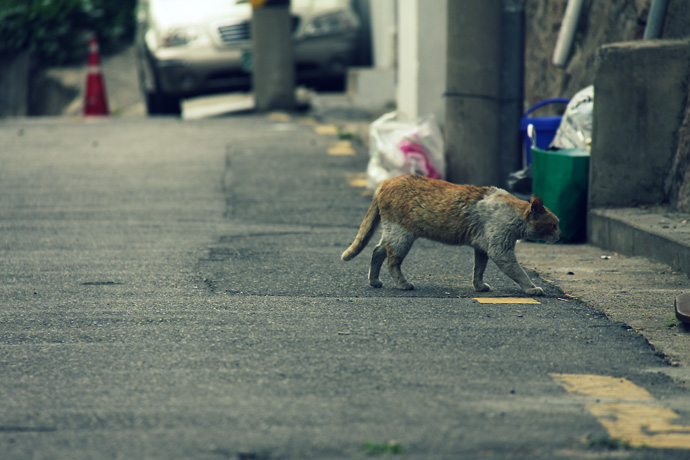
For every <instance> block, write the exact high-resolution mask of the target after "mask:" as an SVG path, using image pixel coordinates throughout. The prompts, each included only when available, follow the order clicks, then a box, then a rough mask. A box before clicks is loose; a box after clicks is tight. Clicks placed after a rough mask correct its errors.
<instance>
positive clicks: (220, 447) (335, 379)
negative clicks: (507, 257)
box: [0, 116, 690, 460]
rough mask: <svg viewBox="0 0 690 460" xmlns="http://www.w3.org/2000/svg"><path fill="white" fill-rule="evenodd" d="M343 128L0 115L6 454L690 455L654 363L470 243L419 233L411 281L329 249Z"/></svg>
mask: <svg viewBox="0 0 690 460" xmlns="http://www.w3.org/2000/svg"><path fill="white" fill-rule="evenodd" d="M336 141H337V138H336V137H335V136H333V135H327V134H319V133H317V132H316V131H315V126H314V125H313V124H310V123H309V122H307V121H301V120H297V119H296V118H295V117H293V118H291V119H290V120H289V121H283V122H280V121H271V120H270V119H269V118H268V117H266V116H242V117H231V118H222V119H213V120H205V121H198V122H182V121H179V120H173V119H144V118H141V119H139V118H130V119H119V120H118V119H114V120H89V121H83V122H79V121H76V122H75V121H64V120H49V119H48V120H31V121H9V122H3V124H0V301H1V305H2V308H1V309H0V458H2V459H29V458H31V459H63V458H70V459H94V458H95V459H101V458H102V459H135V458H136V459H245V460H246V459H265V460H268V459H270V460H273V459H307V458H314V459H326V458H332V459H352V458H357V459H359V458H363V457H367V456H368V455H372V454H376V453H383V454H384V455H392V454H394V453H395V452H397V451H400V450H401V451H402V453H400V454H399V458H404V459H457V458H496V459H502V458H530V459H533V458H543V459H553V458H608V457H609V456H615V457H616V458H632V459H652V458H659V459H661V458H663V459H676V458H677V459H685V458H688V456H689V455H690V453H689V452H688V450H686V449H687V448H690V427H689V426H690V399H689V398H688V397H687V394H686V392H685V391H684V390H683V389H682V388H680V387H678V386H677V385H676V384H675V383H674V382H673V380H671V379H670V378H669V377H668V376H667V375H666V373H665V371H666V368H667V366H668V364H667V362H666V361H665V360H664V359H663V357H661V356H659V355H658V354H657V353H656V352H655V351H654V349H653V348H652V347H651V346H650V345H649V344H648V343H647V342H646V341H645V340H644V338H643V337H642V336H640V335H638V334H636V333H632V332H630V331H629V330H628V329H627V327H625V326H624V325H623V324H622V323H617V322H612V321H610V320H609V319H607V318H606V317H605V316H604V315H602V314H601V313H599V312H597V311H595V310H593V309H592V308H590V307H588V306H587V305H585V304H583V303H580V302H579V301H577V300H575V299H574V298H571V297H567V296H565V295H563V294H562V292H561V291H560V290H559V289H558V287H556V286H553V285H550V284H547V283H545V282H544V281H542V280H539V279H538V276H537V274H536V273H533V272H530V276H532V277H535V278H537V280H536V283H537V284H538V285H540V286H543V287H544V288H545V290H546V292H547V296H545V297H543V298H538V299H537V301H538V302H539V303H521V302H524V301H529V300H531V299H525V297H524V296H523V295H522V293H521V291H520V290H519V289H518V287H517V286H516V285H515V284H514V283H513V282H512V281H510V280H509V279H508V278H507V277H505V276H504V275H503V274H501V273H500V272H498V270H497V269H496V267H495V266H494V265H493V264H490V265H489V269H488V271H487V277H486V280H487V282H488V283H489V284H491V285H492V286H493V287H494V291H492V292H490V293H482V294H481V295H478V294H476V293H475V292H474V291H473V290H472V285H471V264H472V256H471V254H472V253H471V251H469V250H468V249H467V248H451V247H446V246H442V245H438V244H434V243H430V242H423V241H420V242H417V243H416V245H415V247H414V248H413V249H412V252H411V253H410V256H408V258H407V259H406V262H405V265H404V267H403V268H404V269H405V271H406V274H407V276H408V279H409V280H410V281H411V282H412V283H414V284H415V286H416V290H415V291H411V292H408V291H399V290H396V289H394V288H393V287H391V283H390V279H389V278H388V276H387V274H384V275H383V276H382V281H383V282H384V287H383V288H382V289H373V288H370V287H369V286H368V283H367V281H366V273H367V267H368V259H369V254H370V250H365V251H364V253H363V254H362V255H361V256H359V257H358V258H356V259H354V260H353V261H351V262H348V263H344V262H342V261H340V254H341V252H342V251H343V250H344V249H345V248H346V247H347V246H348V245H349V244H350V242H351V241H352V239H353V238H354V235H355V233H356V231H357V227H358V225H359V222H360V220H361V218H362V217H363V215H364V213H365V211H366V208H367V206H368V198H367V197H366V196H363V195H362V189H361V188H358V187H356V186H353V183H354V184H355V185H356V181H353V179H357V178H358V176H357V173H361V172H362V171H363V170H364V167H365V165H366V154H365V152H361V151H359V152H357V151H356V152H355V154H354V155H347V154H345V155H342V153H343V152H347V149H344V150H343V149H342V148H341V149H339V150H338V152H339V153H341V154H339V155H329V154H328V153H327V152H328V150H329V148H330V147H332V146H333V145H334V143H335V142H336ZM507 297H510V298H515V299H513V300H506V298H507ZM497 298H498V299H499V300H503V301H507V302H508V303H496V302H498V301H499V300H496V299H497ZM477 299H480V300H482V301H488V302H490V303H481V302H480V300H477ZM620 439H623V441H621V440H620ZM686 439H687V440H688V441H687V442H686ZM640 446H646V447H640ZM610 448H615V449H616V450H615V452H612V451H610V450H609V449H610ZM684 448H685V449H684Z"/></svg>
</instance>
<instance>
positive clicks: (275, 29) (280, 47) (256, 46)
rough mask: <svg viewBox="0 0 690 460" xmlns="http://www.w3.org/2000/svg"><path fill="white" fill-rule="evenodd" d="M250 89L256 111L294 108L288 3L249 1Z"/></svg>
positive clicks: (286, 0) (277, 0)
mask: <svg viewBox="0 0 690 460" xmlns="http://www.w3.org/2000/svg"><path fill="white" fill-rule="evenodd" d="M252 5H253V11H252V87H253V89H254V97H255V99H256V109H257V110H258V111H266V110H275V109H280V110H292V109H294V108H295V61H294V57H293V50H292V18H291V16H290V0H265V1H262V0H253V1H252Z"/></svg>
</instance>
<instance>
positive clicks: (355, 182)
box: [347, 173, 367, 188]
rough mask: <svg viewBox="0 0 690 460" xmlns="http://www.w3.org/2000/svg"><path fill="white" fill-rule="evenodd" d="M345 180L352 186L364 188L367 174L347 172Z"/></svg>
mask: <svg viewBox="0 0 690 460" xmlns="http://www.w3.org/2000/svg"><path fill="white" fill-rule="evenodd" d="M347 182H348V183H349V184H350V185H351V186H352V187H357V188H365V187H366V186H367V174H366V173H349V174H348V175H347Z"/></svg>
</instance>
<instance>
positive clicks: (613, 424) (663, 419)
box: [549, 374, 690, 449]
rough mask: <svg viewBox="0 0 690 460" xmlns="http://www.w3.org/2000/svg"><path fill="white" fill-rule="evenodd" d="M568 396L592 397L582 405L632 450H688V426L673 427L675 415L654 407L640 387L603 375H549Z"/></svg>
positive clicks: (667, 410)
mask: <svg viewBox="0 0 690 460" xmlns="http://www.w3.org/2000/svg"><path fill="white" fill-rule="evenodd" d="M549 375H551V378H553V379H554V380H555V381H556V382H557V383H559V384H560V385H562V386H563V388H565V389H566V391H568V393H571V394H574V395H581V396H586V397H589V398H596V401H594V402H588V403H586V404H585V407H587V410H589V411H590V412H591V413H592V415H594V416H595V417H596V418H597V419H598V420H599V423H601V424H602V425H603V426H604V428H606V430H607V431H608V432H609V435H610V436H611V437H612V438H617V439H622V440H624V441H627V442H629V443H630V445H632V446H635V447H642V446H647V447H656V448H661V449H690V426H684V425H673V424H672V422H673V421H674V420H675V419H677V418H678V414H676V413H675V412H673V411H672V410H671V409H669V408H667V407H661V406H658V405H656V404H655V402H656V400H655V399H654V397H653V396H652V395H651V394H650V393H649V392H648V391H647V390H645V389H644V388H641V387H639V386H637V385H635V384H634V383H632V382H631V381H629V380H627V379H623V378H615V377H608V376H605V375H580V374H549Z"/></svg>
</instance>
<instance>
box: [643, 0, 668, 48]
mask: <svg viewBox="0 0 690 460" xmlns="http://www.w3.org/2000/svg"><path fill="white" fill-rule="evenodd" d="M667 7H668V0H652V5H651V6H650V7H649V16H648V17H647V26H646V27H645V28H644V36H643V37H642V38H644V39H645V40H651V39H653V38H661V34H662V32H663V31H664V20H665V19H666V8H667Z"/></svg>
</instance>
